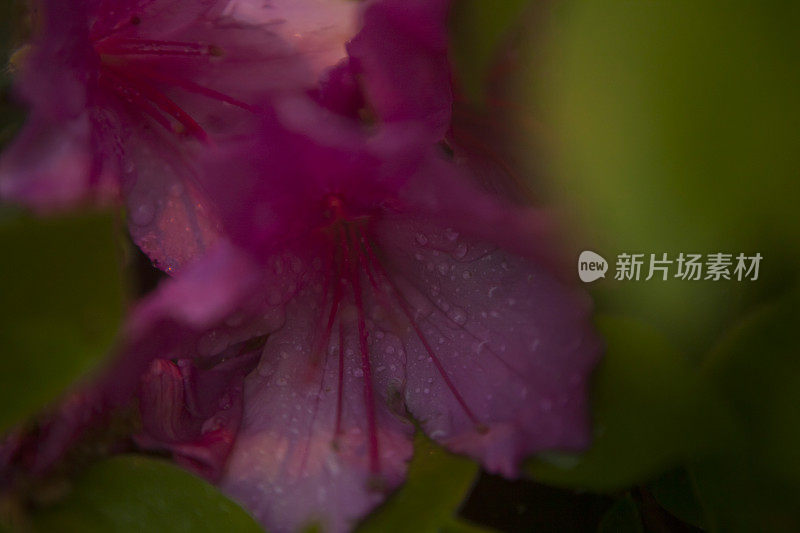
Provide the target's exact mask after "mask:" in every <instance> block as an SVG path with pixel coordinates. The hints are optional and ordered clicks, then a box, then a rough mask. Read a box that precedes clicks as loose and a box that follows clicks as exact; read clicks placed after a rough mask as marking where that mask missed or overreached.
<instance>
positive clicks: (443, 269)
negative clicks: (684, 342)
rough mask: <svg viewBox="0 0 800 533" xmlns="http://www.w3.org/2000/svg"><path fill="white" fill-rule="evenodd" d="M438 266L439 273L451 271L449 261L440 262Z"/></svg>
mask: <svg viewBox="0 0 800 533" xmlns="http://www.w3.org/2000/svg"><path fill="white" fill-rule="evenodd" d="M436 268H437V269H438V270H439V274H441V275H442V276H445V275H447V273H448V272H449V271H450V266H449V265H448V264H447V263H439V265H438V266H437V267H436Z"/></svg>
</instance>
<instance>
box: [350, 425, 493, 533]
mask: <svg viewBox="0 0 800 533" xmlns="http://www.w3.org/2000/svg"><path fill="white" fill-rule="evenodd" d="M477 472H478V465H477V464H476V463H475V462H474V461H471V460H470V459H466V458H464V457H459V456H456V455H452V454H449V453H447V452H446V451H444V450H443V449H442V448H440V447H439V446H437V445H436V444H434V443H433V442H432V441H430V440H428V438H427V437H425V436H424V435H422V434H421V433H418V434H417V436H416V438H415V440H414V458H413V460H412V461H411V465H410V467H409V471H408V480H407V481H406V483H405V485H403V487H402V488H401V489H400V490H399V491H398V492H397V493H395V494H394V495H392V496H391V497H390V498H389V500H387V501H386V503H385V504H384V505H383V506H382V507H380V508H379V509H378V510H377V511H376V512H375V513H373V514H372V515H370V516H369V517H368V518H367V520H366V521H365V522H364V524H363V525H362V526H361V527H359V528H358V533H373V532H374V533H391V532H397V533H402V532H406V531H414V532H415V533H428V532H430V533H435V532H438V531H439V530H440V528H442V527H443V526H444V525H445V524H451V523H452V518H453V515H454V513H455V512H456V510H457V509H458V507H459V506H460V505H461V502H462V501H463V500H464V498H465V496H466V495H467V493H468V492H469V490H470V489H471V488H472V484H473V482H474V480H475V475H476V474H477Z"/></svg>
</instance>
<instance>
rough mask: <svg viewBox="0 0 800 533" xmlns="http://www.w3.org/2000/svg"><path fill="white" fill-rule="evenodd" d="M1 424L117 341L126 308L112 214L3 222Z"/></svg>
mask: <svg viewBox="0 0 800 533" xmlns="http://www.w3.org/2000/svg"><path fill="white" fill-rule="evenodd" d="M0 250H1V251H2V260H0V279H2V280H3V284H2V287H1V288H0V323H2V325H3V326H2V328H0V346H2V353H1V354H0V430H2V429H5V428H8V427H9V426H10V425H12V424H14V423H16V422H19V421H20V420H21V419H23V418H24V417H26V416H28V415H30V414H31V413H33V412H34V411H35V410H37V409H39V408H41V407H43V406H45V405H46V404H47V403H48V402H51V401H52V400H54V399H55V398H56V397H57V396H58V395H59V394H60V393H61V392H62V391H63V390H64V389H65V388H66V387H67V386H68V385H69V384H70V383H72V382H73V381H74V380H75V379H77V378H78V377H80V376H82V375H84V374H85V373H86V372H88V371H89V370H91V369H92V368H94V367H96V366H97V364H98V363H99V362H100V361H101V360H102V359H103V358H104V357H105V355H106V354H107V353H108V352H109V349H110V348H111V346H112V343H113V341H114V337H115V335H116V331H117V325H118V323H119V321H120V318H121V316H122V309H123V282H122V274H121V270H120V266H119V263H118V259H119V258H118V250H117V247H116V243H115V229H114V220H113V218H112V216H111V215H107V214H89V215H81V216H75V217H63V218H48V219H33V218H27V217H11V218H10V219H8V218H6V217H4V222H3V223H2V224H0Z"/></svg>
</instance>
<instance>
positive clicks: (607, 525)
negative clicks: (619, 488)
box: [597, 495, 644, 533]
mask: <svg viewBox="0 0 800 533" xmlns="http://www.w3.org/2000/svg"><path fill="white" fill-rule="evenodd" d="M597 531H598V533H643V532H644V527H642V517H641V515H640V514H639V507H638V506H637V505H636V502H635V501H633V498H631V497H630V495H627V496H625V497H624V498H620V500H619V501H617V503H615V504H614V505H613V506H612V507H611V509H609V510H608V511H607V512H606V514H605V515H604V516H603V518H602V520H601V521H600V525H599V527H598V528H597Z"/></svg>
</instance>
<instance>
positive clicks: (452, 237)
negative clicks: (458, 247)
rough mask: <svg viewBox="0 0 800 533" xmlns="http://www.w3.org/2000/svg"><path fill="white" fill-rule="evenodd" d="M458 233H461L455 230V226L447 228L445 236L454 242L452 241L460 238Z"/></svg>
mask: <svg viewBox="0 0 800 533" xmlns="http://www.w3.org/2000/svg"><path fill="white" fill-rule="evenodd" d="M458 235H459V233H458V232H457V231H456V230H454V229H453V228H447V229H445V230H444V236H445V237H447V240H448V241H451V242H452V241H454V240H456V239H458Z"/></svg>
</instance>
